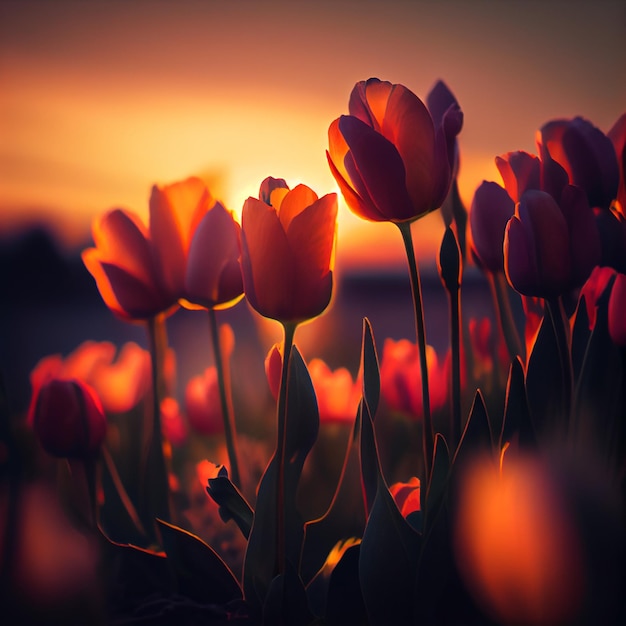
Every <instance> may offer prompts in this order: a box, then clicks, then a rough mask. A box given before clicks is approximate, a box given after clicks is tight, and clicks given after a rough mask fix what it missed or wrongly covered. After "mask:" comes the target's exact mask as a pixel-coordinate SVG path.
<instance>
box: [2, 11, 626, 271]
mask: <svg viewBox="0 0 626 626" xmlns="http://www.w3.org/2000/svg"><path fill="white" fill-rule="evenodd" d="M625 28H626V5H625V4H624V3H623V2H621V1H609V0H594V1H589V2H587V1H583V0H577V1H576V2H564V1H563V2H562V1H553V2H539V1H527V2H522V1H514V2H504V1H501V2H497V1H496V0H474V1H472V2H467V1H465V0H442V1H440V2H435V1H434V0H433V1H418V2H409V1H408V0H394V1H387V2H373V1H367V0H363V1H360V2H356V1H346V0H334V1H332V2H331V1H318V2H296V1H294V0H292V1H290V2H279V1H274V2H253V1H247V0H232V1H230V2H226V1H224V2H217V1H211V0H207V1H204V2H201V1H199V0H196V1H191V0H178V1H176V2H174V1H172V2H165V1H148V0H137V1H134V2H124V1H106V2H105V1H102V0H89V1H85V2H81V1H78V0H75V1H70V0H56V1H55V2H50V1H47V0H45V1H38V2H33V1H29V0H16V1H11V0H3V1H2V2H1V3H0V229H1V230H2V232H6V231H7V230H8V229H9V228H13V227H14V226H15V225H16V224H24V223H29V222H37V221H45V222H46V223H51V224H53V225H54V228H55V230H56V231H57V233H59V235H60V236H61V237H62V239H63V241H64V242H66V243H68V244H72V245H77V244H78V243H79V242H81V241H87V238H88V232H89V225H90V222H91V220H92V218H93V217H94V216H95V215H97V214H99V213H101V212H103V211H105V210H106V209H108V208H111V207H113V206H122V207H127V208H132V209H134V210H136V211H137V212H139V213H140V214H141V215H142V216H144V217H145V216H146V215H147V199H148V195H149V191H150V187H151V185H152V184H153V183H161V184H162V183H169V182H173V181H175V180H179V179H181V178H185V177H187V176H189V175H192V174H195V175H200V176H203V177H205V178H206V180H207V181H208V182H209V184H210V186H211V189H212V191H213V193H214V195H215V196H216V197H218V198H221V199H222V200H223V201H224V202H225V204H226V205H227V206H228V208H230V209H232V210H235V211H240V210H241V206H242V204H243V202H244V200H245V198H246V197H247V196H249V195H256V193H257V192H258V187H259V183H260V182H261V180H262V179H263V178H265V177H266V176H269V175H272V176H275V177H282V178H285V179H286V180H287V182H288V183H289V184H290V185H292V186H293V185H295V184H297V183H298V182H304V183H306V184H308V185H309V186H311V187H312V188H313V189H315V190H316V191H317V192H318V194H320V195H322V194H324V193H327V192H329V191H336V190H337V187H336V184H335V182H334V180H333V178H332V176H331V174H330V172H329V169H328V165H327V163H326V157H325V150H326V147H327V130H328V126H329V124H330V123H331V122H332V121H333V120H334V119H335V118H336V117H338V116H339V115H341V114H343V113H347V103H348V96H349V93H350V91H351V89H352V87H353V85H354V84H355V83H356V82H357V81H359V80H363V79H366V78H369V77H371V76H376V77H378V78H380V79H383V80H389V81H391V82H397V83H403V84H404V85H406V86H407V87H409V88H410V89H412V90H413V91H414V92H415V93H416V94H417V95H419V96H420V97H422V98H423V99H424V98H425V97H426V94H427V93H428V91H429V89H430V88H431V87H432V85H433V84H434V83H435V81H436V80H437V79H439V78H441V79H443V80H444V81H445V82H446V83H447V84H448V86H449V87H450V89H451V90H452V91H453V92H454V93H455V95H456V97H457V99H458V101H459V103H460V105H461V108H462V109H463V111H464V115H465V125H464V128H463V131H462V133H461V135H460V139H459V140H460V146H461V159H462V163H461V172H460V185H461V192H462V195H463V198H464V200H465V202H466V203H467V204H469V203H470V202H471V198H472V195H473V192H474V189H475V188H476V186H477V185H478V184H479V183H480V182H481V180H483V179H488V180H499V176H498V173H497V170H496V169H495V166H494V164H493V160H494V157H495V156H496V155H498V154H502V153H504V152H508V151H511V150H518V149H524V150H528V151H531V152H534V151H535V145H534V133H535V130H536V129H537V128H539V127H540V126H541V125H542V124H543V123H545V122H546V121H548V120H550V119H554V118H559V117H565V118H568V117H573V116H575V115H582V116H584V117H587V118H588V119H589V120H591V121H592V122H593V123H594V124H595V125H596V126H598V127H599V128H600V129H602V130H603V131H607V130H608V129H609V128H610V127H611V126H612V125H613V123H614V122H615V121H616V120H617V118H618V117H619V115H620V114H621V113H622V112H623V111H624V110H625V109H626V80H625V79H626V38H625V37H624V33H625V32H626V30H625ZM340 214H341V218H340V227H339V241H338V248H337V259H338V265H339V264H341V265H343V267H354V266H357V265H358V266H359V267H366V268H375V267H378V266H380V265H381V264H394V263H401V262H403V255H402V246H401V240H400V237H399V233H397V229H395V228H394V227H391V226H389V225H380V224H369V223H365V222H362V221H361V220H358V219H357V218H356V217H354V216H352V215H351V214H350V213H349V211H348V210H347V209H346V207H345V205H343V203H342V205H341V208H340ZM414 229H415V230H414V232H415V235H416V239H417V246H418V248H419V250H420V251H422V253H423V255H426V256H430V258H432V255H433V254H434V251H435V249H436V248H437V247H438V245H439V239H440V233H441V218H440V216H439V215H433V216H430V217H429V218H427V220H426V221H425V222H424V224H423V225H419V226H418V225H416V226H415V227H414Z"/></svg>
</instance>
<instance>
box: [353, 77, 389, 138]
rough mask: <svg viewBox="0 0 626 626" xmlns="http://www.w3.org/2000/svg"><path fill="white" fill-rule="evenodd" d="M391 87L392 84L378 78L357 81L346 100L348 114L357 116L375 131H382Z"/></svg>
mask: <svg viewBox="0 0 626 626" xmlns="http://www.w3.org/2000/svg"><path fill="white" fill-rule="evenodd" d="M393 88H394V85H392V84H391V83H390V82H387V81H382V80H379V79H378V78H370V79H368V80H367V81H360V82H358V83H357V84H356V85H355V86H354V88H353V89H352V92H351V93H350V99H349V101H348V111H349V112H350V115H353V116H354V117H357V118H359V119H360V120H361V121H362V122H364V123H365V124H367V125H368V126H370V127H371V128H373V129H374V130H375V131H377V132H382V126H383V121H384V119H385V113H386V110H387V103H388V100H389V96H390V95H391V92H392V90H393Z"/></svg>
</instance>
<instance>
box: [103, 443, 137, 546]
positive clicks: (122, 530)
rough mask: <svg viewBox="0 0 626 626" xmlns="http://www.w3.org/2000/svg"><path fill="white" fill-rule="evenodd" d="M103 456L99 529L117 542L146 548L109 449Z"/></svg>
mask: <svg viewBox="0 0 626 626" xmlns="http://www.w3.org/2000/svg"><path fill="white" fill-rule="evenodd" d="M102 456H103V460H104V463H102V473H101V476H102V478H101V481H102V491H103V493H104V503H103V504H102V506H101V507H100V520H99V523H100V526H101V528H102V531H103V533H104V534H105V535H106V536H107V537H108V538H109V539H113V540H114V541H120V542H124V543H132V544H134V545H139V546H143V547H146V546H147V545H148V543H149V542H148V538H147V536H146V531H145V530H144V527H143V525H142V523H141V520H140V519H139V515H138V514H137V511H136V510H135V507H134V506H133V503H132V502H131V500H130V498H129V496H128V493H127V492H126V489H125V488H124V485H123V484H122V481H121V479H120V476H119V474H118V471H117V467H116V466H115V462H114V461H113V458H112V457H111V455H110V453H109V451H108V449H107V448H103V450H102Z"/></svg>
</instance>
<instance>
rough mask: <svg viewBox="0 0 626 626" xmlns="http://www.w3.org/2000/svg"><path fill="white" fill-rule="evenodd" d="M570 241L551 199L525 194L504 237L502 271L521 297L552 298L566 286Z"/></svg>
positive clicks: (543, 194) (561, 215)
mask: <svg viewBox="0 0 626 626" xmlns="http://www.w3.org/2000/svg"><path fill="white" fill-rule="evenodd" d="M569 248H570V242H569V235H568V227H567V222H566V220H565V217H564V216H563V213H562V212H561V210H560V209H559V206H558V205H557V203H556V202H555V201H554V199H553V198H552V196H550V195H549V194H547V193H545V192H543V191H535V190H531V191H526V192H525V193H524V194H523V195H522V198H521V200H520V202H519V203H518V204H517V206H516V207H515V215H514V216H513V217H512V218H511V219H510V220H509V222H508V224H507V227H506V232H505V238H504V269H505V272H506V276H507V279H508V280H509V282H510V284H511V285H512V287H513V288H514V289H515V290H516V291H518V292H519V293H521V294H524V295H527V296H537V297H541V298H552V297H556V296H558V295H560V294H562V293H564V292H565V291H567V290H568V289H569V286H570V265H571V261H570V249H569Z"/></svg>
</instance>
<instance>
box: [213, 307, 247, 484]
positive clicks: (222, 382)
mask: <svg viewBox="0 0 626 626" xmlns="http://www.w3.org/2000/svg"><path fill="white" fill-rule="evenodd" d="M209 328H210V332H211V342H212V344H213V354H214V357H215V369H216V370H217V384H218V387H219V390H220V403H221V405H222V419H223V420H224V435H225V437H226V449H227V451H228V460H229V462H230V472H231V480H232V482H233V484H234V485H235V487H237V488H238V489H241V477H240V474H239V462H238V460H237V434H236V428H235V418H234V411H233V405H232V398H231V394H230V389H231V387H230V376H229V370H228V364H227V363H225V362H224V358H223V356H224V355H223V354H222V349H221V345H220V335H219V329H218V326H217V316H216V313H215V309H213V308H210V309H209ZM227 390H228V391H227Z"/></svg>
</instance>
